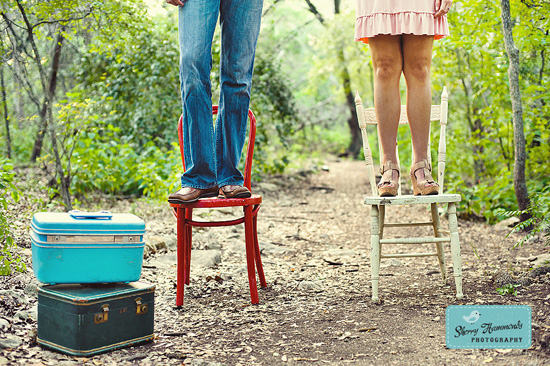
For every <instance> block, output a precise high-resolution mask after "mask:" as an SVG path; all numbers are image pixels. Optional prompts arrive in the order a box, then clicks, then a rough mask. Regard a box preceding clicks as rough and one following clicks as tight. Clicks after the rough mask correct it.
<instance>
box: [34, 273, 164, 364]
mask: <svg viewBox="0 0 550 366" xmlns="http://www.w3.org/2000/svg"><path fill="white" fill-rule="evenodd" d="M154 295H155V286H154V285H150V284H147V283H144V282H130V283H126V284H121V283H119V284H104V285H88V286H85V285H53V286H40V287H39V288H38V344H40V345H42V346H44V347H48V348H52V349H54V350H57V351H60V352H62V353H66V354H70V355H76V356H87V355H93V354H96V353H101V352H105V351H109V350H112V349H116V348H122V347H126V346H130V345H134V344H136V343H140V342H145V341H150V340H152V339H153V337H154V334H153V323H154Z"/></svg>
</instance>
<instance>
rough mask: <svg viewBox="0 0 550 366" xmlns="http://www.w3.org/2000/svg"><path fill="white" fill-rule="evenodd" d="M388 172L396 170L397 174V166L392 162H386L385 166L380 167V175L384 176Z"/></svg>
mask: <svg viewBox="0 0 550 366" xmlns="http://www.w3.org/2000/svg"><path fill="white" fill-rule="evenodd" d="M388 170H397V171H398V172H399V165H398V164H397V163H394V162H392V161H387V162H386V164H382V165H381V166H380V174H382V175H384V173H385V172H387V171H388Z"/></svg>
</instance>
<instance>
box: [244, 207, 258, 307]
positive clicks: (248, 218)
mask: <svg viewBox="0 0 550 366" xmlns="http://www.w3.org/2000/svg"><path fill="white" fill-rule="evenodd" d="M253 221H254V220H253V217H252V206H245V207H244V234H245V241H246V267H247V269H248V286H249V287H250V300H251V302H252V304H257V303H259V302H260V300H259V299H258V287H257V285H256V269H255V263H254V262H255V253H254V252H255V250H254V247H255V245H254V223H253Z"/></svg>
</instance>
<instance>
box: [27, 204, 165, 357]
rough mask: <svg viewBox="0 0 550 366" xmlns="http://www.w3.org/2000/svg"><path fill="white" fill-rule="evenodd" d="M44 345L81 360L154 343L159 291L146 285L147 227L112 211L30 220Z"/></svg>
mask: <svg viewBox="0 0 550 366" xmlns="http://www.w3.org/2000/svg"><path fill="white" fill-rule="evenodd" d="M31 226H32V232H31V241H32V261H33V272H34V274H35V276H36V278H37V279H38V280H39V281H40V282H42V283H44V285H41V286H39V287H38V343H39V344H40V345H42V346H45V347H48V348H51V349H54V350H57V351H60V352H63V353H66V354H70V355H76V356H87V355H93V354H97V353H101V352H105V351H109V350H112V349H116V348H121V347H125V346H129V345H134V344H137V343H141V342H145V341H150V340H152V339H153V337H154V334H153V323H154V293H155V286H154V285H151V284H148V283H145V282H140V281H139V279H140V277H141V269H142V263H143V250H144V246H145V243H144V234H145V222H144V221H143V220H142V219H140V218H139V217H137V216H135V215H132V214H115V213H110V212H106V211H100V212H92V213H88V212H80V211H70V212H68V213H52V212H40V213H36V214H35V215H34V216H33V219H32V224H31Z"/></svg>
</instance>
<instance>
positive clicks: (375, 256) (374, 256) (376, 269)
mask: <svg viewBox="0 0 550 366" xmlns="http://www.w3.org/2000/svg"><path fill="white" fill-rule="evenodd" d="M370 215H371V225H370V245H371V260H370V264H371V281H372V301H373V302H378V301H380V299H379V298H378V279H379V277H378V276H379V273H380V236H379V233H380V227H379V215H378V206H377V205H372V206H371V212H370Z"/></svg>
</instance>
